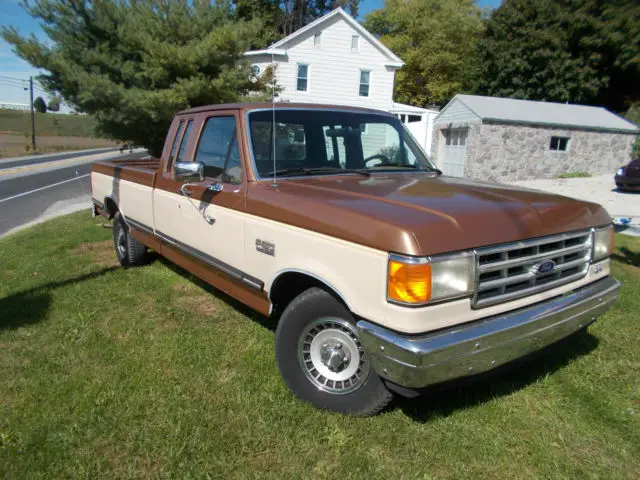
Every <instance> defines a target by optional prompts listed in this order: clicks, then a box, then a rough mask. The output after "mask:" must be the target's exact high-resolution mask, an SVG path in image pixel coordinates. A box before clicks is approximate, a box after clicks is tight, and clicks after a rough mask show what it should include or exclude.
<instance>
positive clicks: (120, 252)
mask: <svg viewBox="0 0 640 480" xmlns="http://www.w3.org/2000/svg"><path fill="white" fill-rule="evenodd" d="M113 246H114V247H115V250H116V256H117V257H118V262H120V265H122V266H123V267H134V266H137V265H143V264H144V263H146V261H147V256H148V253H147V247H146V246H145V245H144V244H142V243H140V242H139V241H138V240H136V239H135V238H133V237H132V236H131V235H130V232H129V227H128V226H127V224H126V223H125V221H124V218H123V217H122V214H121V213H120V212H118V213H116V214H115V216H114V217H113Z"/></svg>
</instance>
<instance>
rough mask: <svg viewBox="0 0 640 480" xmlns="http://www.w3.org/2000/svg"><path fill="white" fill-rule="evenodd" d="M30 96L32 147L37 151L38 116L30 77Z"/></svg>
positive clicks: (30, 77)
mask: <svg viewBox="0 0 640 480" xmlns="http://www.w3.org/2000/svg"><path fill="white" fill-rule="evenodd" d="M29 95H30V96H31V102H30V103H31V146H32V147H33V151H34V153H35V151H36V114H35V112H34V111H33V77H32V76H29Z"/></svg>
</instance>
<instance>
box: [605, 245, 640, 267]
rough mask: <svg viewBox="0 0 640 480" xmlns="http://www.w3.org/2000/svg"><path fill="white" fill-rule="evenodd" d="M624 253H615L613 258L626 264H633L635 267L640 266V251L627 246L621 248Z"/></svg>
mask: <svg viewBox="0 0 640 480" xmlns="http://www.w3.org/2000/svg"><path fill="white" fill-rule="evenodd" d="M620 252H621V253H622V255H620V254H618V253H614V254H613V255H611V258H612V259H613V260H615V261H618V262H620V263H622V264H625V265H633V266H634V267H640V252H634V251H632V250H629V249H628V248H626V247H622V248H621V249H620Z"/></svg>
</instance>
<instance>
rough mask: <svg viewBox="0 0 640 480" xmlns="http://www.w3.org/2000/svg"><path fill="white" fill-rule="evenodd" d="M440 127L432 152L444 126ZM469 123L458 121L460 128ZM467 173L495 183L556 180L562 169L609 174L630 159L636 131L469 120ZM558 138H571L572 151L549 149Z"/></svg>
mask: <svg viewBox="0 0 640 480" xmlns="http://www.w3.org/2000/svg"><path fill="white" fill-rule="evenodd" d="M447 126H448V125H437V126H436V127H435V130H434V135H433V139H434V148H433V149H432V152H434V153H435V154H436V155H441V152H442V147H441V146H440V145H437V142H438V141H439V140H441V138H442V135H441V133H440V130H441V129H443V128H446V127H447ZM460 126H463V125H455V128H459V127H460ZM467 126H468V127H469V135H468V137H467V153H466V164H465V177H467V178H474V179H477V180H488V181H493V182H506V181H515V180H533V179H536V178H554V177H557V176H558V175H560V174H561V173H569V172H588V173H591V174H593V175H598V174H605V173H609V174H611V175H614V174H615V172H616V170H617V169H618V168H619V167H621V166H622V165H624V164H626V163H628V162H629V160H630V158H631V149H632V147H633V143H634V141H635V138H636V135H635V134H624V133H609V132H597V131H586V130H575V129H566V128H549V127H537V126H528V125H527V126H525V125H506V124H492V123H487V122H485V123H482V124H479V123H476V124H469V125H467ZM552 136H559V137H569V138H570V140H569V148H568V150H567V151H566V152H560V151H553V150H550V149H549V142H550V140H551V137H552Z"/></svg>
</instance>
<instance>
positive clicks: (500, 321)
mask: <svg viewBox="0 0 640 480" xmlns="http://www.w3.org/2000/svg"><path fill="white" fill-rule="evenodd" d="M619 290H620V283H619V282H618V281H617V280H616V279H615V278H613V277H610V276H609V277H606V278H603V279H601V280H598V281H596V282H593V283H591V284H588V285H586V286H584V287H582V288H579V289H576V290H574V291H572V292H569V293H567V294H566V295H561V296H558V297H555V298H552V299H550V300H546V301H543V302H539V303H537V304H534V305H531V306H528V307H525V308H521V309H519V310H513V311H510V312H507V313H504V314H500V315H496V316H493V317H488V318H485V319H482V320H477V321H474V322H471V323H468V324H464V325H458V326H455V327H452V328H448V329H444V330H440V331H437V332H433V333H429V334H426V335H421V336H411V335H407V334H401V333H396V332H393V331H391V330H388V329H386V328H383V327H381V326H379V325H375V324H373V323H370V322H367V321H365V320H360V321H359V322H358V323H357V327H358V331H359V333H360V340H361V342H362V345H363V346H364V348H365V350H366V351H367V354H368V356H369V358H370V360H371V362H372V365H373V366H374V369H375V371H376V372H377V373H378V375H380V376H382V377H384V378H386V379H388V380H390V381H392V382H394V383H397V384H398V385H402V386H405V387H409V388H420V387H425V386H428V385H431V384H436V383H441V382H445V381H448V380H452V379H455V378H461V377H466V376H471V375H475V374H478V373H482V372H485V371H488V370H492V369H494V368H497V367H499V366H501V365H504V364H506V363H509V362H511V361H513V360H516V359H518V358H521V357H523V356H525V355H527V354H529V353H532V352H535V351H537V350H540V349H541V348H543V347H545V346H547V345H550V344H552V343H555V342H556V341H558V340H561V339H562V338H565V337H567V336H569V335H571V334H572V333H574V332H576V331H578V330H580V329H581V328H584V327H586V326H587V325H589V324H591V323H593V322H594V321H595V320H596V318H597V317H598V316H599V315H601V314H603V313H604V312H606V311H607V310H608V309H609V308H610V306H611V305H612V304H613V302H615V300H616V298H617V297H618V295H619Z"/></svg>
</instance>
